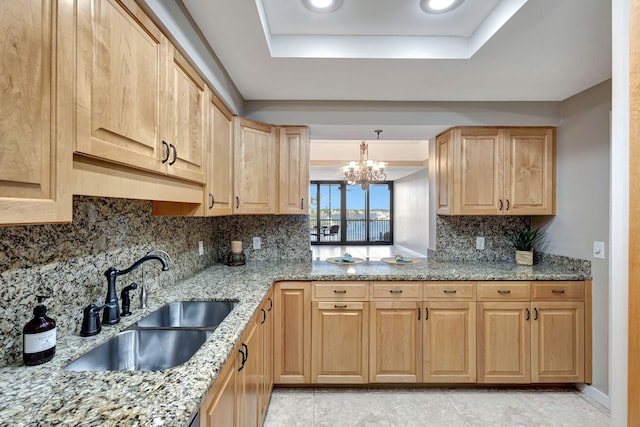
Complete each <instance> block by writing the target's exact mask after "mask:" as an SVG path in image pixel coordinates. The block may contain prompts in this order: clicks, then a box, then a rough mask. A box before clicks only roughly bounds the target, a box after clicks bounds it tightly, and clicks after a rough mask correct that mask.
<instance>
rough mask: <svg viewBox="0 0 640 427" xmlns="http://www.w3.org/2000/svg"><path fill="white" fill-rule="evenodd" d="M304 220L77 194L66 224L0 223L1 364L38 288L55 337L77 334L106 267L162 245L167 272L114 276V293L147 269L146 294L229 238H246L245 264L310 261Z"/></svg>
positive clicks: (151, 267) (15, 350) (16, 353)
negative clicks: (158, 212)
mask: <svg viewBox="0 0 640 427" xmlns="http://www.w3.org/2000/svg"><path fill="white" fill-rule="evenodd" d="M308 221H309V220H308V217H307V216H305V215H293V216H291V215H283V216H276V215H265V216H257V215H247V216H234V217H217V218H186V217H180V218H176V217H155V216H152V215H151V202H149V201H139V200H128V199H109V198H96V197H84V196H76V197H74V200H73V222H72V223H71V224H45V225H31V226H16V227H0V290H1V292H0V331H1V332H2V334H1V335H0V366H7V365H13V364H19V363H21V360H22V327H23V326H24V324H25V323H26V322H27V321H28V320H29V319H30V318H31V317H32V311H33V307H34V306H35V305H36V298H35V295H50V296H51V298H49V299H47V300H46V302H45V304H46V306H47V308H48V315H50V316H51V317H52V318H54V319H55V320H56V323H57V326H58V336H59V337H62V336H65V335H68V334H73V333H78V332H79V329H80V325H81V321H82V309H83V308H84V307H85V306H87V305H89V304H90V303H92V302H93V303H98V304H101V303H102V302H103V301H104V298H105V296H106V291H107V286H106V279H105V277H104V275H103V273H104V272H105V271H106V270H107V269H108V268H109V267H116V268H121V269H122V268H126V267H128V266H130V265H131V264H132V263H133V262H134V261H135V260H137V259H138V258H140V257H142V256H144V255H145V254H146V253H147V252H149V251H151V250H153V249H162V250H165V251H167V252H168V253H169V254H170V256H171V259H172V261H171V262H170V269H169V271H166V272H162V271H161V269H160V265H159V264H156V263H145V264H144V265H143V266H142V267H140V268H138V269H137V270H135V271H133V272H132V273H130V274H128V275H127V276H123V277H120V278H119V279H118V292H119V291H120V290H121V289H122V287H123V286H124V285H125V284H128V283H131V282H136V283H141V281H142V276H143V274H144V281H145V283H146V284H147V287H148V289H149V299H151V298H153V292H154V289H157V287H163V286H172V285H173V284H174V283H175V282H176V281H177V280H180V279H183V278H185V277H188V276H190V275H192V274H194V273H196V272H198V271H200V270H202V269H204V268H205V267H207V266H209V265H211V264H214V263H216V262H218V261H219V260H222V259H224V257H225V256H226V253H227V251H228V248H229V242H230V241H231V240H242V241H243V243H244V248H245V249H246V250H245V254H246V256H247V262H248V263H250V262H256V261H276V260H279V259H290V260H301V261H310V260H311V252H310V249H309V232H308V230H309V222H308ZM253 236H259V237H261V239H262V249H260V250H256V251H254V250H252V249H250V248H251V246H250V243H251V241H252V237H253ZM199 241H202V242H203V243H204V255H203V256H200V255H198V242H199ZM229 268H233V267H229ZM138 292H139V290H137V291H134V292H133V293H132V295H131V296H132V308H138V306H139V305H138V300H137V297H138Z"/></svg>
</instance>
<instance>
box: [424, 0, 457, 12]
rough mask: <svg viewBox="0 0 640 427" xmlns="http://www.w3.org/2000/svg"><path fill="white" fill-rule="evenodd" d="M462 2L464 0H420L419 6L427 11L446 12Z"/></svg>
mask: <svg viewBox="0 0 640 427" xmlns="http://www.w3.org/2000/svg"><path fill="white" fill-rule="evenodd" d="M463 2H464V0H420V8H421V9H422V10H424V11H425V12H427V13H446V12H449V11H452V10H453V9H455V8H456V7H458V6H460V5H461V4H462V3H463Z"/></svg>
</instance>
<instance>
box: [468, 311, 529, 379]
mask: <svg viewBox="0 0 640 427" xmlns="http://www.w3.org/2000/svg"><path fill="white" fill-rule="evenodd" d="M530 320H531V310H530V308H529V303H528V302H479V303H478V382H479V383H529V382H531V362H530V354H531V326H530Z"/></svg>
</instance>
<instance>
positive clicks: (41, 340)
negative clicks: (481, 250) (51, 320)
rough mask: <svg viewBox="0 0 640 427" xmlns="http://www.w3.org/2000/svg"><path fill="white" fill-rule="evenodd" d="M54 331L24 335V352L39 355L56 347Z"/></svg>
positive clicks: (54, 329)
mask: <svg viewBox="0 0 640 427" xmlns="http://www.w3.org/2000/svg"><path fill="white" fill-rule="evenodd" d="M56 329H57V328H53V329H51V330H50V331H46V332H40V333H37V334H24V352H25V353H40V352H41V351H45V350H49V349H50V348H53V347H55V346H56Z"/></svg>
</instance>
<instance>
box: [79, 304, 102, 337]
mask: <svg viewBox="0 0 640 427" xmlns="http://www.w3.org/2000/svg"><path fill="white" fill-rule="evenodd" d="M103 308H104V305H101V306H98V305H95V304H89V305H88V306H87V307H85V308H84V312H83V316H82V328H80V336H82V337H90V336H93V335H96V334H99V333H100V331H101V330H102V327H101V326H100V310H102V309H103Z"/></svg>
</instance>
